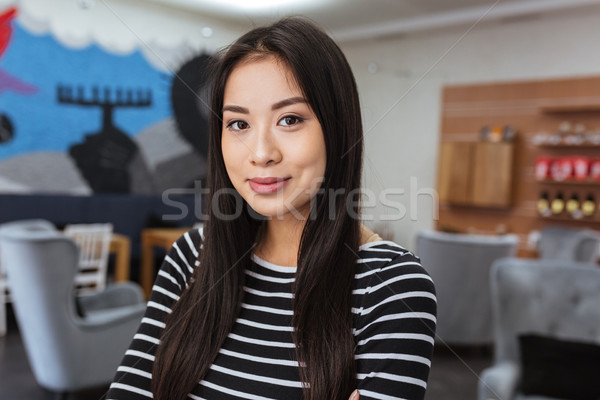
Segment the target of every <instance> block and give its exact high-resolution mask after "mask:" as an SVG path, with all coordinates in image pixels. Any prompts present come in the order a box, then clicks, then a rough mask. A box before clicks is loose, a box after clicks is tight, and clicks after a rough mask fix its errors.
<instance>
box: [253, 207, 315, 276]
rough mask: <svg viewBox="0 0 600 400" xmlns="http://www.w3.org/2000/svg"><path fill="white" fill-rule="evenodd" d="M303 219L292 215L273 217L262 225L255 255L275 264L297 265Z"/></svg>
mask: <svg viewBox="0 0 600 400" xmlns="http://www.w3.org/2000/svg"><path fill="white" fill-rule="evenodd" d="M304 224H305V221H303V220H299V219H297V218H295V217H293V216H289V218H283V219H278V218H273V219H270V220H268V221H267V222H266V223H265V225H264V228H263V229H264V230H263V232H262V235H261V237H260V242H259V243H258V246H257V248H256V255H257V256H258V257H260V258H262V259H263V260H266V261H268V262H270V263H273V264H276V265H284V266H290V267H295V266H296V265H298V249H299V248H300V238H301V236H302V229H303V228H304Z"/></svg>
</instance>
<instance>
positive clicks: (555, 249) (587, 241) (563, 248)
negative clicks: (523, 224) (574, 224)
mask: <svg viewBox="0 0 600 400" xmlns="http://www.w3.org/2000/svg"><path fill="white" fill-rule="evenodd" d="M538 249H539V253H540V258H541V259H548V260H564V261H575V262H596V261H597V259H598V254H599V251H600V232H596V231H593V230H591V229H573V228H565V227H559V226H549V227H546V228H544V229H542V230H541V231H540V238H539V244H538Z"/></svg>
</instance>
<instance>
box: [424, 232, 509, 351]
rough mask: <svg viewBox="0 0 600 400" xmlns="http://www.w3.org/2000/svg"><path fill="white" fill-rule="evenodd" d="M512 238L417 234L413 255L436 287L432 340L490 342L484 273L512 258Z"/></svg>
mask: <svg viewBox="0 0 600 400" xmlns="http://www.w3.org/2000/svg"><path fill="white" fill-rule="evenodd" d="M518 242H519V239H518V237H517V236H515V235H502V236H487V235H466V234H456V233H444V232H435V231H422V232H419V234H418V235H417V240H416V252H417V254H418V255H419V257H420V258H421V261H422V263H423V267H424V268H425V269H426V270H427V271H428V272H429V274H430V275H431V277H432V279H433V281H434V282H435V284H436V292H437V299H438V317H437V332H436V340H438V341H441V342H443V343H449V344H461V345H485V344H491V343H492V317H491V313H492V311H491V304H490V294H489V293H490V288H489V281H490V280H489V273H490V268H491V266H492V263H493V262H494V260H496V259H499V258H502V257H510V256H514V255H515V253H516V249H517V245H518Z"/></svg>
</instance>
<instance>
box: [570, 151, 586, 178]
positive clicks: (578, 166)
mask: <svg viewBox="0 0 600 400" xmlns="http://www.w3.org/2000/svg"><path fill="white" fill-rule="evenodd" d="M572 161H573V176H574V177H575V180H578V181H585V180H586V179H587V178H588V176H589V172H590V160H589V158H587V157H583V156H579V157H573V158H572Z"/></svg>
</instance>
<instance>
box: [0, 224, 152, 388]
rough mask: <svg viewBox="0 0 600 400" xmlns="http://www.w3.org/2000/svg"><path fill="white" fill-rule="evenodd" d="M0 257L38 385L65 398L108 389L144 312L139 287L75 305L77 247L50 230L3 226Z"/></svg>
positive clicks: (122, 288)
mask: <svg viewBox="0 0 600 400" xmlns="http://www.w3.org/2000/svg"><path fill="white" fill-rule="evenodd" d="M0 256H1V262H2V265H3V266H4V268H5V269H6V272H7V276H8V283H9V288H10V292H11V296H12V301H13V307H14V310H15V315H16V318H17V322H18V325H19V328H20V332H21V336H22V338H23V342H24V344H25V349H26V352H27V356H28V359H29V363H30V365H31V367H32V370H33V373H34V375H35V378H36V380H37V381H38V383H39V384H40V386H42V387H44V388H46V389H48V390H51V391H54V392H59V393H68V392H74V391H78V390H81V389H85V388H92V387H99V386H102V385H105V384H108V383H109V382H110V381H111V380H112V378H113V377H114V373H115V370H116V368H117V366H118V364H119V362H120V360H121V358H122V357H123V354H124V352H125V350H126V348H127V346H128V345H129V343H130V342H131V339H132V337H133V335H134V333H135V331H136V330H137V328H138V326H139V324H140V321H141V318H142V316H143V314H144V310H145V304H144V302H143V295H142V292H141V289H140V288H139V287H138V286H137V285H135V284H133V283H125V284H119V285H115V286H112V287H108V288H107V289H106V290H105V291H104V292H101V293H99V294H97V295H93V296H89V297H86V298H82V299H81V302H80V303H79V304H77V301H76V298H75V292H74V284H73V283H74V276H75V274H76V272H77V264H78V249H77V246H76V245H75V242H74V241H73V240H72V239H70V238H68V237H66V236H65V235H63V234H61V233H60V232H57V231H51V230H40V229H36V228H31V227H27V226H19V225H18V224H17V225H16V226H14V225H13V226H9V227H6V226H4V227H2V229H0ZM78 306H79V307H78Z"/></svg>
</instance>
